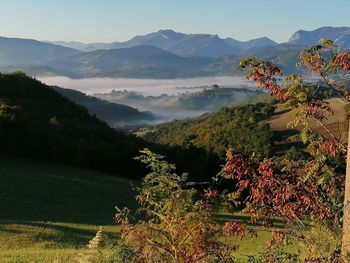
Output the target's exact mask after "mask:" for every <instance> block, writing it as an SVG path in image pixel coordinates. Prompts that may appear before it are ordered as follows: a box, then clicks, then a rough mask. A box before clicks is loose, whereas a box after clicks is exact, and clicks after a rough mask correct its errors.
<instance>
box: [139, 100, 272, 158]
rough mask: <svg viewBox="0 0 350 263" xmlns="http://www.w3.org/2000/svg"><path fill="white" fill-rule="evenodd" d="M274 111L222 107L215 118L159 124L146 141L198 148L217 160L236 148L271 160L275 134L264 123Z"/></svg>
mask: <svg viewBox="0 0 350 263" xmlns="http://www.w3.org/2000/svg"><path fill="white" fill-rule="evenodd" d="M273 111H274V107H273V105H271V104H265V103H257V104H255V105H243V106H236V107H223V108H221V109H220V111H219V112H217V113H214V114H212V115H206V116H202V117H200V118H197V119H187V120H180V121H172V122H170V123H165V124H160V125H158V126H156V127H154V128H153V129H152V130H150V131H149V132H148V133H146V134H145V135H144V138H145V139H146V140H148V141H152V142H159V143H162V144H167V145H180V146H182V147H187V148H188V147H190V146H195V147H199V148H202V149H205V150H206V151H208V152H210V153H215V154H216V155H218V156H224V154H225V150H226V149H227V148H228V147H235V148H236V149H239V150H240V151H241V152H243V153H245V154H247V155H251V154H255V155H257V156H259V157H269V156H270V155H271V153H272V147H273V141H274V134H273V132H272V131H271V130H270V128H269V126H268V125H267V124H266V123H264V122H262V121H263V120H265V119H267V118H268V117H269V116H271V114H272V113H273Z"/></svg>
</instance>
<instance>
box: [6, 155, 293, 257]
mask: <svg viewBox="0 0 350 263" xmlns="http://www.w3.org/2000/svg"><path fill="white" fill-rule="evenodd" d="M0 181H1V183H0V262H71V261H72V258H73V257H74V256H76V255H77V254H78V253H79V252H81V251H85V247H86V244H87V243H88V241H89V240H91V239H92V238H93V237H94V236H95V233H96V231H97V229H98V226H99V225H103V226H104V238H103V246H102V248H101V252H102V253H108V252H109V251H110V247H111V246H110V245H111V244H113V243H114V242H115V241H116V239H117V238H118V230H119V227H118V226H117V225H116V224H114V222H113V216H114V213H115V210H114V207H115V205H118V206H119V207H124V206H127V207H129V208H131V209H132V210H135V208H136V203H135V198H134V196H135V193H134V192H133V191H132V190H131V188H132V182H131V181H129V180H127V179H126V178H123V177H118V176H116V175H108V174H103V173H98V172H93V171H88V170H84V169H79V168H74V167H70V166H64V165H58V164H52V163H46V162H39V161H30V160H22V159H18V158H10V157H4V156H1V157H0ZM217 218H218V220H219V221H221V222H225V221H227V220H230V219H232V215H230V214H225V213H220V214H218V215H217ZM245 219H247V217H246V216H245V215H240V214H238V215H236V216H235V220H238V221H240V220H245ZM275 223H276V226H282V225H281V222H275ZM254 228H255V229H256V230H257V231H258V238H245V239H243V240H239V239H238V238H233V239H232V242H235V243H238V244H239V245H240V248H239V250H237V251H235V252H234V254H235V255H236V256H237V257H238V258H241V259H242V260H244V259H245V258H246V257H245V256H246V255H255V254H256V253H258V252H261V251H263V249H264V246H265V244H266V242H267V240H269V238H270V237H271V233H270V232H269V231H268V230H266V229H264V228H263V227H259V226H254ZM291 249H292V250H296V248H295V247H292V248H291ZM243 262H244V261H243Z"/></svg>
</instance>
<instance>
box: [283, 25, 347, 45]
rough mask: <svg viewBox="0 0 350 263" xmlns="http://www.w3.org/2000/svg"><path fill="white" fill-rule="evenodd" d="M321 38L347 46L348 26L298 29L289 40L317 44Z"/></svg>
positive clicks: (304, 43)
mask: <svg viewBox="0 0 350 263" xmlns="http://www.w3.org/2000/svg"><path fill="white" fill-rule="evenodd" d="M321 39H331V40H333V41H334V42H335V44H336V45H338V46H339V47H345V48H348V47H349V45H348V44H349V42H350V27H346V26H344V27H332V26H324V27H320V28H317V29H315V30H309V31H308V30H298V31H296V32H295V33H294V34H292V35H291V37H290V38H289V42H290V43H293V44H299V45H303V46H308V45H314V44H317V43H318V42H319V41H320V40H321Z"/></svg>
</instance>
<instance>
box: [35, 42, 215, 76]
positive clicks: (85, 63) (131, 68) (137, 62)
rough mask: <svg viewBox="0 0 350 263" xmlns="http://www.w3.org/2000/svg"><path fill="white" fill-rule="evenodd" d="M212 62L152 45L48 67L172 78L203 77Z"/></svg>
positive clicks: (57, 62) (90, 73) (67, 71)
mask: <svg viewBox="0 0 350 263" xmlns="http://www.w3.org/2000/svg"><path fill="white" fill-rule="evenodd" d="M213 61H215V60H214V59H211V58H200V57H191V58H185V57H180V56H177V55H175V54H173V53H170V52H168V51H164V50H162V49H160V48H157V47H152V46H137V47H131V48H119V49H111V50H97V51H92V52H88V53H83V54H78V55H74V56H70V57H66V58H62V59H59V60H55V61H52V62H50V63H48V66H49V67H50V68H51V69H53V70H54V72H59V73H60V74H62V75H66V76H70V77H96V76H98V77H106V76H108V77H138V78H141V77H143V78H152V77H155V78H158V77H161V78H176V77H190V76H193V75H197V76H201V75H205V71H204V67H205V66H207V65H208V64H210V63H212V62H213ZM32 70H35V69H32ZM38 70H39V71H38V72H35V71H32V73H35V74H40V72H41V71H40V70H41V69H40V68H38Z"/></svg>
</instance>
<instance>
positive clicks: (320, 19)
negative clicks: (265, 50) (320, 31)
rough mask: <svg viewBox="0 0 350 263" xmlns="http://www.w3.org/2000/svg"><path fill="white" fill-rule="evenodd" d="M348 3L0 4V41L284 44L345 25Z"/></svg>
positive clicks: (48, 0)
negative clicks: (193, 37) (214, 39)
mask: <svg viewBox="0 0 350 263" xmlns="http://www.w3.org/2000/svg"><path fill="white" fill-rule="evenodd" d="M349 12H350V1H349V0H332V1H328V0H0V36H6V37H20V38H33V39H38V40H50V41H56V40H64V41H80V42H85V43H89V42H90V43H91V42H113V41H126V40H128V39H130V38H132V37H133V36H135V35H143V34H147V33H150V32H155V31H158V30H160V29H173V30H175V31H178V32H183V33H209V34H218V35H219V36H220V37H232V38H235V39H237V40H241V41H246V40H249V39H253V38H258V37H263V36H266V37H269V38H271V39H273V40H275V41H276V42H280V43H281V42H285V41H288V39H289V37H290V35H291V34H292V33H294V32H295V31H297V30H299V29H304V30H314V29H316V28H318V27H321V26H350V19H349Z"/></svg>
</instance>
